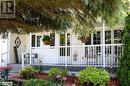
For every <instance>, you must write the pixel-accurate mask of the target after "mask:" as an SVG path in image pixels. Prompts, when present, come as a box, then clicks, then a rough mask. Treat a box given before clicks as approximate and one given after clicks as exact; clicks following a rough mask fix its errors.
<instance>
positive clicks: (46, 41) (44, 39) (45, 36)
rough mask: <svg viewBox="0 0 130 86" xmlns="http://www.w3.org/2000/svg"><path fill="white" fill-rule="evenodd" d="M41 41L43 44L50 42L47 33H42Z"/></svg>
mask: <svg viewBox="0 0 130 86" xmlns="http://www.w3.org/2000/svg"><path fill="white" fill-rule="evenodd" d="M42 41H43V42H44V44H45V45H49V44H50V37H49V35H44V36H43V39H42Z"/></svg>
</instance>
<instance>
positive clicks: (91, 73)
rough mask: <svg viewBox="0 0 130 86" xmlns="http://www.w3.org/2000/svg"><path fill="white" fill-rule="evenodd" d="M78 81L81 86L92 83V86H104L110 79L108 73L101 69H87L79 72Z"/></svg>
mask: <svg viewBox="0 0 130 86" xmlns="http://www.w3.org/2000/svg"><path fill="white" fill-rule="evenodd" d="M79 79H80V81H81V83H82V84H84V83H85V82H88V83H89V82H92V83H93V84H94V85H96V84H99V85H100V86H105V85H106V82H107V81H108V80H109V79H110V77H109V73H108V72H107V71H105V70H103V69H97V68H95V67H87V68H85V69H84V70H81V71H80V73H79Z"/></svg>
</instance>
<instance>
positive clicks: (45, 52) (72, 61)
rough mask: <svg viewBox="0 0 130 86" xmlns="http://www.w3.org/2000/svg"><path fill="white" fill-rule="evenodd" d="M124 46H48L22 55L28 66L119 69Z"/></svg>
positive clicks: (23, 62)
mask: <svg viewBox="0 0 130 86" xmlns="http://www.w3.org/2000/svg"><path fill="white" fill-rule="evenodd" d="M121 54H122V44H105V45H75V46H46V47H43V48H32V49H31V50H30V51H29V52H24V53H22V67H24V66H25V64H26V65H27V64H28V65H49V66H65V67H67V66H76V67H77V66H79V67H86V66H95V67H118V60H119V58H120V56H121Z"/></svg>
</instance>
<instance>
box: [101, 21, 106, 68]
mask: <svg viewBox="0 0 130 86" xmlns="http://www.w3.org/2000/svg"><path fill="white" fill-rule="evenodd" d="M102 36H103V37H102V38H103V39H102V58H103V67H105V21H103V27H102Z"/></svg>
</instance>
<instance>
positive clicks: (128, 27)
mask: <svg viewBox="0 0 130 86" xmlns="http://www.w3.org/2000/svg"><path fill="white" fill-rule="evenodd" d="M118 76H119V79H120V81H121V86H129V85H130V15H128V16H127V17H126V19H125V28H124V35H123V55H122V57H121V58H120V62H119V68H118Z"/></svg>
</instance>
